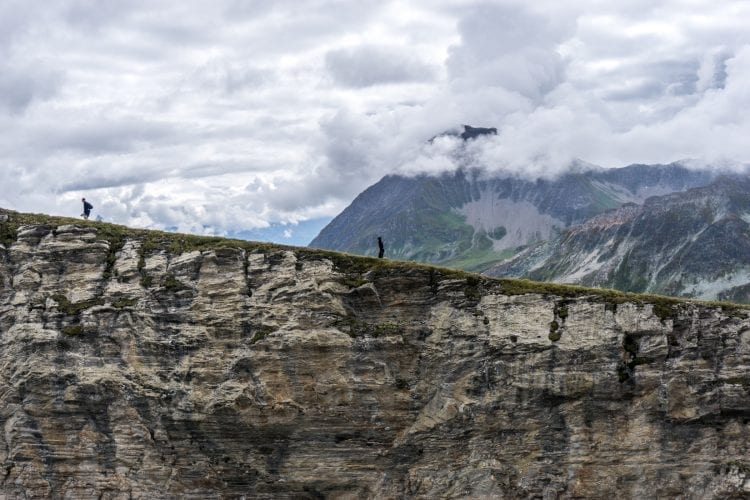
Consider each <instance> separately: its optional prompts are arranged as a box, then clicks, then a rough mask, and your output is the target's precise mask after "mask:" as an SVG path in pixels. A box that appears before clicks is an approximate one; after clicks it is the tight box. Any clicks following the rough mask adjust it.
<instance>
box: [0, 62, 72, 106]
mask: <svg viewBox="0 0 750 500" xmlns="http://www.w3.org/2000/svg"><path fill="white" fill-rule="evenodd" d="M62 81H63V76H62V73H60V72H58V71H54V70H47V69H45V68H44V67H43V63H41V62H36V63H33V64H30V63H28V62H26V63H24V64H21V65H8V64H3V63H0V112H2V111H3V110H5V111H6V112H9V113H12V114H21V113H23V112H24V111H25V110H26V108H27V107H29V106H30V105H31V104H32V103H33V102H34V101H39V100H45V99H49V98H50V97H52V96H54V95H55V94H56V93H57V91H58V89H59V88H60V85H61V84H62Z"/></svg>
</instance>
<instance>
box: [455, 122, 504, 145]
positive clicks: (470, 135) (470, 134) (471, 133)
mask: <svg viewBox="0 0 750 500" xmlns="http://www.w3.org/2000/svg"><path fill="white" fill-rule="evenodd" d="M463 127H464V131H463V132H462V133H461V135H460V137H461V139H463V140H465V141H467V140H469V139H476V138H477V137H480V136H482V135H497V129H496V128H495V127H487V128H485V127H472V126H471V125H464V126H463Z"/></svg>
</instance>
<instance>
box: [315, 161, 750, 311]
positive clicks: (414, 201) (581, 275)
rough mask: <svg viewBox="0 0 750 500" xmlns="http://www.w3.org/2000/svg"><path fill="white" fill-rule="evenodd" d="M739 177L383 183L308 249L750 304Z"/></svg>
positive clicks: (674, 172) (665, 170) (472, 174)
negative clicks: (379, 253)
mask: <svg viewBox="0 0 750 500" xmlns="http://www.w3.org/2000/svg"><path fill="white" fill-rule="evenodd" d="M748 179H749V178H748V176H747V175H744V174H743V175H740V174H731V175H723V176H722V175H719V174H717V173H716V171H714V170H711V169H709V168H704V169H693V168H687V167H685V166H683V165H681V164H679V163H673V164H669V165H630V166H627V167H623V168H617V169H602V168H599V167H595V166H579V167H578V168H576V169H574V170H572V171H570V172H569V173H567V174H564V175H561V176H559V177H557V178H555V179H537V180H529V179H524V178H519V177H509V176H502V177H501V176H496V177H492V176H490V175H489V174H487V173H486V172H482V171H478V170H466V169H462V170H458V171H456V172H453V173H450V174H443V175H441V176H427V175H422V176H417V177H404V176H398V175H391V176H387V177H385V178H383V179H382V180H381V181H380V182H378V183H376V184H375V185H373V186H371V187H370V188H368V189H367V190H365V191H364V192H363V193H362V194H361V195H359V196H358V197H357V198H356V199H355V200H354V201H353V202H352V204H351V205H350V206H349V207H348V208H346V209H345V210H344V211H343V212H342V213H341V214H340V215H339V216H338V217H336V218H335V219H334V220H333V221H332V222H331V223H330V224H329V225H328V226H327V227H325V228H324V229H323V230H322V231H321V233H320V234H319V235H318V237H317V238H315V239H314V240H313V241H312V242H311V244H310V246H312V247H318V248H326V249H333V250H340V251H347V252H352V253H357V254H364V255H373V254H374V253H375V252H376V249H377V246H376V244H375V242H376V237H377V236H382V237H383V239H384V240H385V242H386V245H387V248H386V256H387V257H390V258H397V259H407V260H417V261H422V262H429V263H436V264H441V265H445V266H449V267H456V268H461V269H466V270H471V271H479V272H485V273H487V274H489V275H493V276H503V277H507V276H513V277H519V276H523V277H531V278H533V279H542V280H549V281H558V282H565V283H576V284H586V285H592V286H603V287H614V288H618V289H622V290H625V291H634V292H654V293H666V294H673V295H681V296H688V297H700V298H721V299H729V300H737V301H743V302H744V301H749V300H750V245H748V242H749V240H748V239H747V234H748V230H749V229H748V228H749V227H750V225H749V224H748V223H749V222H750V208H748V205H747V201H746V200H748V199H750V187H749V184H748V183H749V182H750V181H749V180H748Z"/></svg>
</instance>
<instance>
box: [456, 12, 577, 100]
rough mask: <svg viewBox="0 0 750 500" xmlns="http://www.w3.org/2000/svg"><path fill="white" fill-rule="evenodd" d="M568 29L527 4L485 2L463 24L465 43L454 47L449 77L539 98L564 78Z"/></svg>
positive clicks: (461, 32) (461, 29) (462, 30)
mask: <svg viewBox="0 0 750 500" xmlns="http://www.w3.org/2000/svg"><path fill="white" fill-rule="evenodd" d="M568 28H569V27H568V26H566V25H565V23H560V24H558V25H556V24H553V23H552V22H551V20H550V19H548V18H545V17H543V16H540V15H537V14H533V13H530V12H528V11H526V10H525V9H524V8H523V7H519V6H510V5H495V4H482V5H480V6H478V7H476V8H475V9H473V10H471V11H470V12H469V13H468V14H467V15H465V17H463V18H462V19H461V21H460V22H459V23H458V29H459V33H460V34H461V43H460V44H459V45H455V46H453V47H451V49H450V56H449V58H448V61H447V63H446V65H447V68H448V72H449V76H450V77H451V78H453V79H456V80H460V79H463V80H468V82H469V84H468V86H474V87H476V86H483V85H486V86H498V87H503V88H505V89H508V90H510V91H513V92H517V93H519V94H521V95H523V96H526V97H529V98H532V99H539V98H541V97H542V96H544V95H545V94H547V93H548V92H549V91H551V90H552V89H554V88H555V87H556V86H557V85H559V83H560V82H561V81H562V79H563V77H564V69H565V68H564V61H563V60H562V58H561V57H560V55H559V54H558V52H557V51H556V49H557V45H558V44H559V43H560V41H562V39H563V38H564V36H565V35H567V34H568ZM464 85H466V84H464Z"/></svg>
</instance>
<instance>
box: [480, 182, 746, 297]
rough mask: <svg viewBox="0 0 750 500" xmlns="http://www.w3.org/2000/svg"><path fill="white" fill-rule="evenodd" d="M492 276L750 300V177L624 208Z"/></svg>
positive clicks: (564, 235) (499, 268)
mask: <svg viewBox="0 0 750 500" xmlns="http://www.w3.org/2000/svg"><path fill="white" fill-rule="evenodd" d="M486 272H487V274H490V275H493V276H527V277H530V278H532V279H542V280H551V281H558V282H566V283H579V284H584V285H592V286H602V287H613V288H617V289H620V290H626V291H634V292H651V293H663V294H669V295H679V296H686V297H700V298H706V299H709V298H710V299H716V298H718V299H722V300H733V301H739V302H750V178H749V177H747V176H722V177H719V178H718V179H717V180H716V181H715V182H713V183H712V184H710V185H708V186H705V187H702V188H696V189H691V190H688V191H686V192H682V193H673V194H669V195H665V196H657V197H652V198H649V199H647V200H646V201H645V203H644V204H643V205H634V204H630V205H626V206H623V207H621V208H620V209H618V210H614V211H611V212H607V213H605V214H601V215H599V216H596V217H593V218H592V219H590V220H588V221H587V222H585V223H583V224H581V225H579V226H576V227H572V228H569V229H567V230H565V231H563V232H562V233H561V234H560V235H559V236H557V237H555V238H553V239H551V240H549V241H546V242H542V243H540V244H538V245H534V246H532V247H531V248H528V249H526V250H524V251H523V252H521V253H520V254H519V255H517V256H516V257H515V258H513V259H510V260H509V261H507V262H504V263H502V264H499V265H496V266H494V267H492V268H491V269H489V270H487V271H486Z"/></svg>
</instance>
